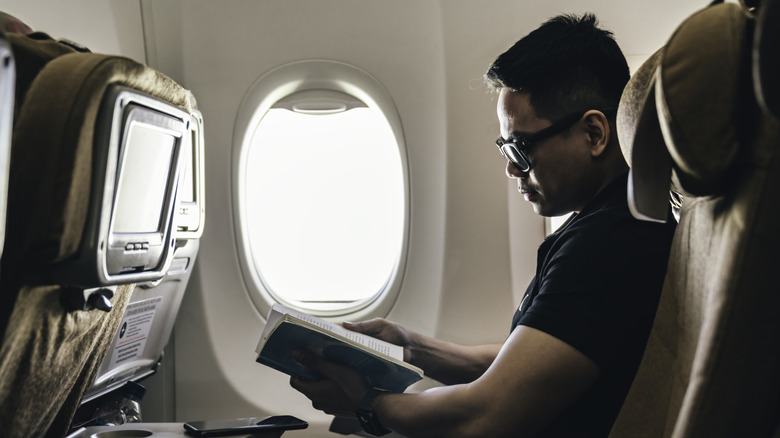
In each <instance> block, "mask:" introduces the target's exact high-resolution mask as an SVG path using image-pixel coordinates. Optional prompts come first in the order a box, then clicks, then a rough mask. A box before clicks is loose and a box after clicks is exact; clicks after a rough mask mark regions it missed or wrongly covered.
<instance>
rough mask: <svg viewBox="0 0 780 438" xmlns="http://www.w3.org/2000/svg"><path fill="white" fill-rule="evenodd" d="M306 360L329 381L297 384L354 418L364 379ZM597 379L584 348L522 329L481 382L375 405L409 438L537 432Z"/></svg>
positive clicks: (331, 409)
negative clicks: (580, 348) (582, 350)
mask: <svg viewBox="0 0 780 438" xmlns="http://www.w3.org/2000/svg"><path fill="white" fill-rule="evenodd" d="M302 359H303V360H302V361H303V363H304V364H305V365H307V366H310V367H312V368H315V369H317V370H318V371H320V372H322V373H323V374H324V375H325V376H327V378H328V380H325V381H319V382H304V381H300V380H297V379H293V380H292V382H291V383H292V385H293V387H295V388H296V389H298V390H299V391H301V392H302V393H304V395H306V396H307V397H309V398H310V399H311V400H312V402H313V403H312V404H313V405H314V407H315V408H318V409H322V410H324V411H325V412H328V413H332V414H336V415H354V412H355V410H356V409H357V405H358V403H359V401H360V399H361V398H362V397H363V395H364V394H365V392H366V391H367V389H368V388H367V386H366V385H365V382H364V381H362V378H361V377H360V376H359V375H357V374H356V373H354V372H353V371H352V370H350V369H348V368H346V367H342V366H340V365H336V364H334V363H332V362H327V361H325V360H323V359H321V358H319V357H314V356H312V355H307V356H306V357H305V358H302ZM597 376H598V368H597V366H596V364H595V363H594V362H593V361H591V360H590V359H588V358H587V357H586V356H585V355H584V354H582V353H581V352H580V351H578V350H576V349H575V348H573V347H571V346H570V345H568V344H566V343H564V342H562V341H560V340H558V339H557V338H554V337H552V336H550V335H548V334H546V333H544V332H541V331H539V330H536V329H533V328H530V327H526V326H518V327H517V328H516V329H515V330H514V331H513V332H512V334H511V335H510V337H509V339H508V340H507V342H506V343H505V344H504V346H503V347H502V349H501V351H500V353H499V354H498V356H497V357H496V360H495V361H494V363H493V365H492V366H491V367H490V368H489V369H488V370H487V371H486V372H485V373H484V374H483V375H482V376H481V377H479V378H478V379H477V380H475V381H473V382H471V383H467V384H461V385H454V386H447V387H442V388H434V389H432V390H428V391H424V392H421V393H418V394H390V393H388V394H383V395H380V396H379V397H378V398H377V399H376V401H375V402H374V406H373V408H374V411H375V413H376V414H377V416H378V418H379V420H380V422H381V423H382V424H383V425H384V426H386V427H388V428H390V429H392V430H394V431H396V432H399V433H401V434H403V435H406V436H409V437H440V436H448V437H484V436H490V437H503V436H512V437H515V436H518V435H521V436H533V435H534V434H536V433H537V432H539V431H540V430H542V429H543V428H544V427H545V426H546V425H547V424H549V423H550V421H552V419H554V418H556V417H557V416H558V415H559V414H560V413H561V412H562V411H563V410H564V409H566V407H567V406H569V405H570V404H571V403H572V402H573V401H574V400H576V399H577V398H579V397H580V396H582V394H583V393H584V392H585V391H587V389H588V388H589V387H590V386H591V385H592V384H593V382H594V381H595V380H596V378H597Z"/></svg>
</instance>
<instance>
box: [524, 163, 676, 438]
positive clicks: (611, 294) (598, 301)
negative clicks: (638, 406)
mask: <svg viewBox="0 0 780 438" xmlns="http://www.w3.org/2000/svg"><path fill="white" fill-rule="evenodd" d="M626 182H627V175H624V176H622V177H619V178H617V179H616V180H615V181H613V182H612V183H611V184H610V185H608V186H607V187H606V188H605V189H604V190H602V191H601V192H600V193H599V194H598V195H597V196H596V197H595V198H594V199H593V200H592V201H591V202H590V203H589V204H588V205H587V206H586V208H584V209H583V210H582V211H581V212H580V213H579V214H576V215H573V216H572V217H571V218H570V219H569V220H568V221H567V222H566V223H565V224H564V225H563V226H561V228H560V229H559V230H558V231H557V232H556V233H554V234H552V235H550V236H549V237H547V239H545V240H544V242H542V244H541V245H540V246H539V250H538V256H537V257H538V258H537V265H536V276H535V277H534V279H533V280H532V281H531V284H530V285H529V286H528V289H527V290H526V293H525V296H524V297H523V300H522V303H521V304H520V307H519V308H518V310H517V312H516V313H515V316H514V318H513V321H512V329H513V330H514V328H515V327H516V326H517V325H525V326H529V327H533V328H535V329H538V330H541V331H543V332H545V333H547V334H550V335H552V336H555V337H556V338H558V339H560V340H562V341H564V342H566V343H567V344H569V345H571V346H572V347H574V348H576V349H577V350H579V351H581V352H582V353H583V354H585V355H586V356H588V357H589V358H590V359H591V360H592V361H593V362H595V363H596V365H597V366H598V368H599V377H598V380H597V381H596V382H595V383H594V385H593V386H592V387H591V388H590V390H589V391H588V392H587V393H586V394H585V395H584V396H583V397H582V398H581V399H580V400H577V401H576V402H575V403H573V404H572V405H571V406H569V407H568V408H567V410H566V411H565V412H564V413H563V415H561V416H560V417H558V418H557V419H556V420H555V421H554V423H553V424H551V425H550V426H549V427H548V428H547V429H545V431H544V432H543V433H541V434H540V435H539V436H542V437H606V436H608V435H609V431H610V429H611V427H612V424H613V423H614V421H615V418H616V417H617V414H618V412H619V411H620V407H621V406H622V404H623V401H624V400H625V397H626V394H627V393H628V389H629V387H630V386H631V382H632V381H633V378H634V375H635V374H636V370H637V368H638V366H639V362H640V360H641V358H642V353H643V352H644V348H645V345H646V343H647V338H648V335H649V332H650V328H651V326H652V322H653V318H654V316H655V311H656V308H657V306H658V299H659V297H660V294H661V288H662V286H663V280H664V275H665V273H666V264H667V261H668V257H669V250H670V247H671V241H672V236H673V234H674V228H675V225H676V223H675V222H674V221H673V220H672V221H669V223H667V224H659V223H652V222H644V221H639V220H636V219H634V218H633V217H632V216H631V213H630V212H629V210H628V204H627V200H626Z"/></svg>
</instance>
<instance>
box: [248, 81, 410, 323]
mask: <svg viewBox="0 0 780 438" xmlns="http://www.w3.org/2000/svg"><path fill="white" fill-rule="evenodd" d="M342 67H343V66H342ZM288 73H289V72H288ZM292 77H293V78H294V75H292ZM343 80H344V77H343V76H342V78H341V81H343ZM277 83H278V82H277ZM334 88H338V87H334ZM363 91H366V90H363ZM369 91H370V90H369ZM355 94H357V95H359V96H360V98H358V97H357V96H355V95H353V94H351V93H348V92H346V91H345V90H338V89H326V88H322V84H317V85H316V86H315V88H313V89H303V90H297V91H293V92H292V93H289V94H286V95H281V96H280V95H278V94H277V95H276V96H275V99H274V101H273V103H271V104H268V103H266V105H267V108H264V110H265V111H264V112H263V114H262V115H261V116H259V117H256V118H255V119H254V120H255V122H256V124H255V126H254V128H251V127H248V128H247V132H248V133H249V134H247V139H246V140H245V149H246V151H245V153H244V154H243V155H242V157H243V160H242V161H243V163H242V164H241V167H240V169H241V173H242V176H241V177H240V179H239V181H241V182H240V184H242V186H243V188H242V189H241V190H240V193H242V194H241V195H240V198H239V199H238V201H239V203H240V205H241V213H240V216H241V217H242V225H241V226H240V228H241V230H242V234H243V238H244V246H245V247H246V249H245V251H244V253H245V255H246V258H247V259H248V260H247V262H248V263H247V267H246V268H245V269H248V270H250V271H252V272H251V275H250V276H249V277H250V278H251V283H252V285H250V288H252V287H251V286H254V287H256V289H257V291H256V292H258V293H259V294H260V295H261V296H262V297H263V298H264V300H259V301H260V306H259V307H261V309H260V310H261V312H263V311H264V310H265V309H266V308H267V307H268V305H270V304H271V303H272V302H282V303H285V304H287V305H292V306H295V307H298V308H301V309H303V310H306V311H308V312H311V313H314V314H320V315H324V316H328V315H330V316H334V315H344V314H347V313H353V312H355V311H356V310H361V309H365V308H366V307H368V306H370V305H372V304H375V303H376V302H377V301H382V300H383V299H384V298H387V296H388V295H392V293H397V289H398V288H399V281H400V276H401V275H400V274H401V273H402V271H403V261H404V260H405V257H404V255H405V250H406V237H407V216H408V207H407V205H408V199H407V176H406V175H407V172H406V171H405V169H406V163H405V162H404V157H405V155H404V149H403V147H402V144H401V145H399V141H398V139H399V138H403V137H402V136H399V135H398V133H397V131H396V130H394V127H393V126H392V124H391V123H390V120H388V118H387V117H386V116H385V115H386V114H387V111H386V110H387V108H384V110H383V109H382V108H380V107H379V106H378V105H377V104H376V100H371V99H367V98H366V96H364V95H361V93H355ZM364 100H365V101H367V102H368V104H367V103H364ZM261 106H262V105H261ZM245 277H246V275H245ZM391 298H394V297H391ZM253 300H255V303H256V304H258V300H257V299H255V297H253ZM390 301H391V302H392V301H393V299H391V300H390Z"/></svg>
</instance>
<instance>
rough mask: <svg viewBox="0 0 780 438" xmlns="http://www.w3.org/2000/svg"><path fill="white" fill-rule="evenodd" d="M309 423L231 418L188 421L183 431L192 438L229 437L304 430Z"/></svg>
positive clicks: (289, 417)
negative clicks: (194, 437)
mask: <svg viewBox="0 0 780 438" xmlns="http://www.w3.org/2000/svg"><path fill="white" fill-rule="evenodd" d="M308 426H309V423H307V422H305V421H303V420H301V419H299V418H296V417H293V416H292V415H276V416H273V417H268V418H266V419H265V420H262V421H258V420H257V418H254V417H250V418H233V419H230V420H207V421H189V422H187V423H184V430H185V431H186V432H187V433H188V434H190V435H194V436H203V437H210V436H229V435H242V434H250V433H257V432H263V431H270V430H289V429H305V428H306V427H308Z"/></svg>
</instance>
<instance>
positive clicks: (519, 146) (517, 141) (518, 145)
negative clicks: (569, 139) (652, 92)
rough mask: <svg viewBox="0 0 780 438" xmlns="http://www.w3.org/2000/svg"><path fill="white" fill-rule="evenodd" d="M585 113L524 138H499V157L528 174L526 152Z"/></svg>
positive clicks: (574, 114)
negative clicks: (501, 156)
mask: <svg viewBox="0 0 780 438" xmlns="http://www.w3.org/2000/svg"><path fill="white" fill-rule="evenodd" d="M588 111H590V110H588ZM615 111H616V110H614V109H610V110H606V111H601V112H602V113H604V114H605V115H609V114H611V113H614V112H615ZM586 112H587V111H583V112H576V113H572V114H569V115H568V116H566V117H564V118H562V119H560V120H558V121H557V122H555V123H553V124H552V125H550V126H548V127H546V128H542V129H540V130H539V131H537V132H535V133H533V134H531V135H529V136H526V137H520V138H512V139H509V140H504V139H503V138H502V137H499V138H498V140H496V146H498V150H499V151H501V155H503V156H504V158H506V159H507V161H509V162H510V163H512V164H513V165H514V166H515V167H516V168H517V169H518V170H519V171H521V172H528V171H530V170H531V161H530V160H529V159H528V155H527V153H528V150H529V149H531V147H532V146H533V145H534V144H536V143H539V142H540V141H542V140H544V139H547V138H550V137H552V136H554V135H557V134H560V133H561V132H563V131H565V130H567V129H569V128H570V127H571V126H572V125H573V124H574V123H576V122H577V121H578V120H580V119H581V118H582V116H584V115H585V113H586Z"/></svg>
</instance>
